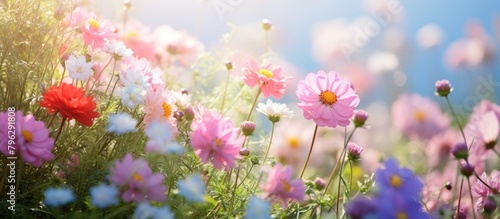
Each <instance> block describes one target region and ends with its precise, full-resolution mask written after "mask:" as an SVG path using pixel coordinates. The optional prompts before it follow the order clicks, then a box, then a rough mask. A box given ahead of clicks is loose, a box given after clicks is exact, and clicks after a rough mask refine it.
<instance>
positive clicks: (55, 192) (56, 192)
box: [43, 187, 75, 207]
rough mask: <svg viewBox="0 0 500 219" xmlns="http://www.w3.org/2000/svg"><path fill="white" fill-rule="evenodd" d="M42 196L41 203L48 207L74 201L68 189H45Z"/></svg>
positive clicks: (71, 192)
mask: <svg viewBox="0 0 500 219" xmlns="http://www.w3.org/2000/svg"><path fill="white" fill-rule="evenodd" d="M43 195H44V197H45V199H44V200H43V203H44V204H45V205H46V206H49V207H58V206H62V205H65V204H68V203H71V202H73V201H75V195H74V194H73V190H71V189H70V188H52V187H51V188H47V189H46V190H45V191H44V192H43Z"/></svg>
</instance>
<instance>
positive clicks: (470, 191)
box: [467, 177, 476, 219]
mask: <svg viewBox="0 0 500 219" xmlns="http://www.w3.org/2000/svg"><path fill="white" fill-rule="evenodd" d="M467 184H468V185H469V196H470V203H471V206H472V215H473V216H474V219H476V210H474V198H473V197H472V187H471V184H470V178H469V177H467Z"/></svg>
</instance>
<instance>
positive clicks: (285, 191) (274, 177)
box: [262, 163, 306, 208]
mask: <svg viewBox="0 0 500 219" xmlns="http://www.w3.org/2000/svg"><path fill="white" fill-rule="evenodd" d="M292 175H293V168H292V167H291V166H281V164H279V163H278V164H276V165H275V166H274V167H273V168H272V169H271V170H270V171H269V174H268V175H267V182H266V184H264V185H263V186H262V189H263V190H264V192H266V195H265V196H266V197H267V198H270V199H271V200H272V201H274V202H278V201H281V206H282V207H283V208H286V207H288V201H302V200H304V198H305V191H306V187H305V185H304V182H302V179H292Z"/></svg>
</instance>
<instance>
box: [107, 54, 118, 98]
mask: <svg viewBox="0 0 500 219" xmlns="http://www.w3.org/2000/svg"><path fill="white" fill-rule="evenodd" d="M115 68H116V59H115V61H114V63H113V71H112V72H111V78H109V83H108V86H107V87H106V90H104V94H106V93H107V92H108V89H109V85H111V82H112V81H113V77H114V76H115ZM118 80H120V79H118ZM110 96H112V95H110Z"/></svg>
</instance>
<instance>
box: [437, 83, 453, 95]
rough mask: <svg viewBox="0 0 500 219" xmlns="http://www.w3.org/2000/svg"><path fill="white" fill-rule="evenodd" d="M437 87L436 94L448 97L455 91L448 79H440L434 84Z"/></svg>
mask: <svg viewBox="0 0 500 219" xmlns="http://www.w3.org/2000/svg"><path fill="white" fill-rule="evenodd" d="M434 86H435V87H436V95H437V96H442V97H447V96H448V94H450V93H451V92H452V91H453V88H452V87H451V85H450V82H449V81H448V80H439V81H436V83H435V84H434Z"/></svg>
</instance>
